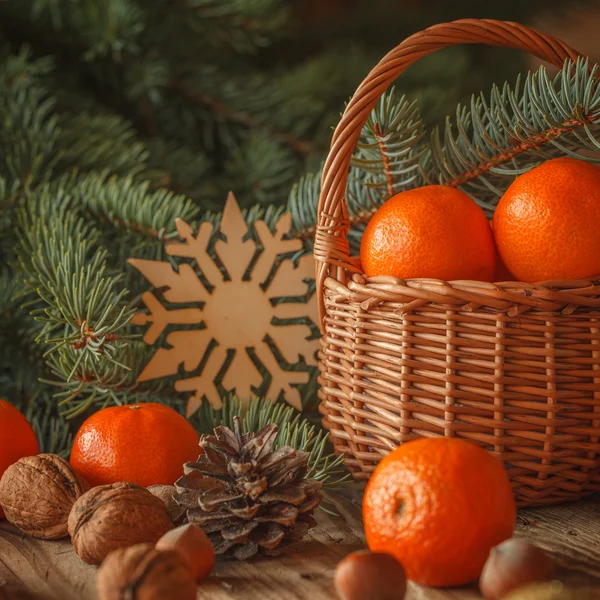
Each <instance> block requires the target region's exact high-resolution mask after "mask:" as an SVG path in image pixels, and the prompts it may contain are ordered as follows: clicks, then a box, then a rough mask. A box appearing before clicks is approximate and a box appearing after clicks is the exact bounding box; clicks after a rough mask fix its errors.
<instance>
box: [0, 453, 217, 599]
mask: <svg viewBox="0 0 600 600" xmlns="http://www.w3.org/2000/svg"><path fill="white" fill-rule="evenodd" d="M173 491H174V488H171V487H170V486H155V487H154V489H152V490H150V491H149V490H148V489H146V488H144V487H141V486H139V485H135V484H133V483H127V482H120V483H114V484H111V485H102V486H98V487H95V488H92V489H89V486H88V485H87V483H86V482H85V481H83V480H82V479H81V478H80V477H79V476H78V475H77V474H76V473H75V472H74V471H73V469H72V467H71V465H70V464H69V463H68V462H67V461H66V460H64V459H63V458H61V457H60V456H57V455H54V454H40V455H38V456H30V457H27V458H22V459H21V460H19V461H18V462H16V463H15V464H13V465H12V466H10V467H9V468H8V469H7V470H6V471H5V473H4V475H3V476H2V478H1V479H0V506H2V508H3V509H4V512H5V515H6V518H7V519H8V520H9V521H10V522H11V523H12V524H13V525H16V526H17V527H18V528H19V529H21V530H22V531H23V532H24V533H26V534H28V535H31V536H32V537H36V538H39V539H44V540H52V539H59V538H63V537H66V536H67V535H70V536H71V541H72V544H73V548H74V550H75V552H76V553H77V555H78V556H79V557H80V558H81V559H82V560H83V561H84V562H86V563H88V564H92V565H100V564H101V565H102V566H101V567H100V569H99V571H98V592H99V596H100V599H101V600H118V599H120V598H124V597H130V596H128V595H127V594H128V593H130V592H131V591H132V590H135V594H136V595H135V597H136V599H138V600H154V599H155V598H156V599H158V598H161V599H162V600H170V599H173V600H175V599H177V600H187V599H188V598H189V599H190V600H193V599H194V598H195V597H196V581H200V580H201V579H203V578H205V577H206V576H208V574H209V573H210V571H211V570H212V568H213V567H214V563H215V554H214V551H213V548H212V545H211V544H210V541H209V539H208V538H207V537H206V535H205V534H204V532H203V531H202V530H201V529H200V528H198V527H195V526H193V525H184V526H182V527H179V528H177V529H173V522H174V521H179V520H181V516H182V515H181V514H176V512H177V511H176V507H175V506H174V505H172V504H171V505H169V502H168V500H169V498H170V496H172V492H173ZM169 508H170V510H169ZM171 515H173V516H171ZM14 597H15V598H16V597H19V598H20V597H22V596H14ZM4 598H6V599H7V600H8V599H12V598H13V596H11V595H10V594H9V591H8V589H7V588H6V589H0V600H4Z"/></svg>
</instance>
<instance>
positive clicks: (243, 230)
mask: <svg viewBox="0 0 600 600" xmlns="http://www.w3.org/2000/svg"><path fill="white" fill-rule="evenodd" d="M290 226H291V215H290V214H289V213H287V214H285V215H283V216H282V217H281V218H280V219H279V221H278V222H277V224H276V225H275V232H272V231H271V230H270V229H269V227H268V226H267V224H266V223H265V222H264V221H257V222H256V223H254V232H255V234H256V235H255V237H256V238H257V239H258V240H260V246H258V245H257V243H256V242H255V241H254V240H253V239H251V237H250V236H249V230H248V226H247V224H246V221H245V219H244V216H243V215H242V212H241V211H240V208H239V206H238V204H237V201H236V199H235V197H234V196H233V194H230V195H229V198H228V199H227V203H226V205H225V210H224V211H223V217H222V221H221V226H220V232H221V234H222V236H224V237H225V239H224V240H223V239H219V240H217V241H216V242H215V244H214V253H215V254H216V255H217V257H218V261H219V262H220V266H219V265H218V264H217V262H216V261H215V260H213V258H211V253H210V251H209V243H210V240H211V236H212V235H213V225H212V224H211V223H202V225H201V226H200V229H199V231H198V233H197V235H194V232H193V230H192V228H191V227H190V226H189V225H188V224H187V223H185V222H183V221H181V220H180V219H178V220H177V232H178V233H179V236H180V238H181V239H182V241H183V243H171V244H168V245H167V246H166V252H167V254H169V255H171V256H176V257H179V258H180V259H181V260H180V261H178V269H177V270H175V269H174V268H173V267H172V266H171V264H170V263H168V262H160V261H154V260H142V259H134V258H132V259H130V260H129V263H130V264H131V265H133V266H134V267H135V268H136V269H138V270H139V271H140V272H141V273H142V274H143V275H144V277H145V278H146V279H147V280H148V281H149V282H150V283H151V284H152V286H153V287H154V288H155V289H160V290H162V289H165V288H166V291H164V293H163V294H162V296H158V295H155V294H154V293H152V292H144V294H143V295H142V300H143V301H144V304H145V305H146V307H147V309H148V311H149V312H140V313H138V314H137V315H136V316H135V317H134V320H133V323H135V324H138V325H145V324H149V325H150V326H149V327H148V329H147V330H146V333H145V335H144V341H145V342H146V343H147V344H155V343H156V342H157V341H159V338H160V337H161V335H162V334H163V332H165V330H167V328H168V332H167V334H166V338H165V345H166V346H167V347H161V348H159V349H157V351H156V352H155V353H154V355H153V357H152V359H151V360H150V362H149V363H148V364H147V365H146V367H145V369H144V370H143V372H142V373H141V374H140V376H139V379H138V380H139V381H147V380H149V379H156V378H158V377H165V376H169V375H176V374H177V373H179V372H180V367H181V365H183V371H185V372H186V373H187V374H189V375H190V376H186V377H185V378H183V379H179V380H178V381H177V382H176V383H175V389H177V390H178V391H182V392H193V396H191V397H190V399H189V402H188V408H187V413H188V416H190V415H192V414H193V413H194V412H195V411H196V410H197V409H198V408H199V407H200V405H201V403H202V401H203V400H204V399H206V400H207V401H208V402H210V404H211V405H212V406H213V407H214V408H219V407H220V406H221V398H222V397H223V394H224V393H227V392H232V393H236V394H237V395H238V396H240V397H241V398H249V397H250V396H252V395H254V394H256V393H259V392H260V393H262V394H263V395H265V396H266V397H268V398H273V399H275V398H278V397H280V396H282V397H284V398H285V400H286V401H287V402H288V403H289V404H291V405H292V406H294V407H296V408H298V409H300V408H301V398H300V394H299V392H298V389H297V387H296V385H297V384H302V383H307V382H308V378H309V373H308V366H309V365H316V352H317V349H318V339H314V336H311V334H312V330H311V326H310V323H311V322H312V323H313V324H314V323H316V322H317V314H316V303H315V302H314V299H313V298H312V296H311V295H310V294H309V293H308V289H309V284H310V280H312V279H313V278H314V261H313V258H312V255H310V254H305V255H303V256H301V257H300V259H299V260H298V261H297V264H295V262H294V261H293V260H291V255H293V254H294V253H298V252H299V251H301V250H302V242H301V241H300V240H296V239H286V236H287V234H288V233H289V230H290ZM190 259H191V260H190ZM186 260H187V262H185V261H186ZM163 303H164V305H163ZM178 304H179V305H182V304H183V305H185V307H177V305H178ZM171 305H175V306H171ZM194 305H196V306H194ZM182 325H184V326H186V328H185V329H184V330H181V329H180V330H177V326H182ZM190 326H191V327H190ZM294 365H297V366H299V367H300V368H302V370H296V369H295V368H294V370H292V368H293V367H294Z"/></svg>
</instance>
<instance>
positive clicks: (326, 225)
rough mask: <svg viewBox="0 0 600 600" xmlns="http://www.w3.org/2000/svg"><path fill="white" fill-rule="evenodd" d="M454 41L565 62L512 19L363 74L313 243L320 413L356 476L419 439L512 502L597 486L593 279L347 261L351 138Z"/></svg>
mask: <svg viewBox="0 0 600 600" xmlns="http://www.w3.org/2000/svg"><path fill="white" fill-rule="evenodd" d="M458 43H485V44H490V45H494V46H505V47H509V48H517V49H523V50H527V51H528V52H531V53H532V54H534V55H536V56H538V57H539V58H541V59H543V60H545V61H548V62H550V63H552V64H554V65H556V66H558V67H562V65H563V62H564V60H565V59H566V58H571V59H575V58H576V57H577V53H576V52H575V51H574V50H572V49H571V48H569V47H568V46H566V45H565V44H564V43H563V42H561V41H560V40H557V39H555V38H553V37H551V36H548V35H544V34H541V33H538V32H536V31H533V30H531V29H528V28H526V27H523V26H521V25H518V24H515V23H506V22H498V21H491V20H470V19H469V20H462V21H457V22H454V23H449V24H445V25H438V26H435V27H431V28H429V29H427V30H425V31H423V32H421V33H418V34H416V35H413V36H411V37H409V38H408V39H406V40H405V41H404V42H402V43H401V44H400V45H399V46H398V47H397V48H395V49H394V50H392V51H391V52H390V53H389V54H388V55H387V56H385V57H384V58H383V59H382V61H381V62H380V63H379V64H378V65H377V66H376V67H375V68H374V69H373V70H372V71H371V72H370V73H369V75H368V76H367V78H366V79H365V81H364V82H363V83H362V84H361V85H360V87H359V88H358V90H357V91H356V93H355V95H354V97H353V98H352V100H351V102H350V103H349V104H348V106H347V108H346V111H345V112H344V114H343V116H342V119H341V121H340V123H339V125H338V127H337V128H336V130H335V133H334V135H333V140H332V144H331V150H330V153H329V156H328V158H327V161H326V163H325V168H324V173H323V180H322V191H321V196H320V200H319V215H318V225H317V230H316V235H315V249H314V253H315V259H316V263H317V295H318V301H319V313H320V317H321V326H322V332H323V337H322V351H321V357H320V369H321V376H320V383H321V391H320V395H321V400H322V402H321V411H322V413H323V415H324V423H325V425H326V427H328V428H329V430H330V433H331V438H332V441H333V443H334V446H335V448H336V451H337V452H338V453H343V454H344V455H345V458H346V465H347V466H348V468H349V469H350V470H351V471H352V473H353V474H354V476H355V478H357V479H366V478H368V476H369V474H370V473H371V472H372V471H373V469H374V468H375V466H376V465H377V463H378V461H379V460H381V458H382V457H383V456H385V455H386V454H387V453H388V452H389V451H390V450H392V449H394V448H395V447H397V446H398V445H399V444H401V443H402V442H406V441H408V440H411V439H415V438H418V437H437V436H447V437H460V438H464V439H467V440H470V441H472V442H474V443H476V444H479V445H480V446H482V447H484V448H486V449H488V450H490V451H492V452H493V453H494V454H495V455H496V456H498V457H499V458H500V459H501V460H502V461H504V463H505V465H506V467H507V469H508V473H509V475H510V478H511V481H512V483H513V486H514V490H515V493H516V496H517V501H518V503H519V504H520V505H541V504H552V503H557V502H562V501H566V500H574V499H577V498H581V497H582V496H585V495H587V494H590V493H592V492H594V491H598V490H600V468H599V467H600V455H599V453H600V279H599V280H597V281H558V282H556V281H555V282H548V283H544V284H535V285H529V284H523V283H512V282H510V283H499V284H490V283H482V282H477V281H453V282H445V281H438V280H429V279H413V280H406V281H404V280H398V279H395V278H391V277H373V278H371V279H366V278H365V277H364V276H362V275H361V272H360V267H359V265H358V262H357V261H356V259H353V258H351V257H350V253H349V247H348V242H347V233H348V229H349V226H350V222H349V218H348V212H347V207H346V204H345V199H344V194H345V188H346V183H347V178H348V168H349V164H350V158H351V155H352V153H353V151H354V149H355V147H356V143H357V141H358V137H359V135H360V132H361V129H362V127H363V125H364V124H365V122H366V120H367V118H368V116H369V114H370V112H371V110H372V109H373V108H374V106H375V105H376V103H377V101H378V99H379V98H380V96H381V95H382V94H383V92H384V91H385V90H386V89H387V88H388V86H389V85H390V84H391V83H392V81H393V80H394V79H395V78H396V77H397V76H398V75H400V73H402V72H403V71H404V70H405V69H406V68H407V67H408V66H409V65H411V64H412V63H414V62H415V61H416V60H418V59H419V58H421V57H422V56H425V55H426V54H429V53H431V52H434V51H435V50H438V49H440V48H443V47H445V46H449V45H454V44H458Z"/></svg>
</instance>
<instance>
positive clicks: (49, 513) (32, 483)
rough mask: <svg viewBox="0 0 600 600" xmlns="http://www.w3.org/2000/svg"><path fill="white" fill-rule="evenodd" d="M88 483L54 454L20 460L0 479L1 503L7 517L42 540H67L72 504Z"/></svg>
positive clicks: (29, 533) (24, 530)
mask: <svg viewBox="0 0 600 600" xmlns="http://www.w3.org/2000/svg"><path fill="white" fill-rule="evenodd" d="M88 488H89V486H88V484H87V483H86V482H85V481H84V480H83V479H82V478H81V477H79V476H78V475H77V474H76V473H75V471H73V469H72V467H71V465H70V464H69V463H68V462H67V461H66V460H65V459H64V458H62V457H60V456H58V455H56V454H38V455H37V456H27V457H25V458H21V459H20V460H18V461H17V462H16V463H14V464H13V465H11V466H10V467H8V469H6V471H5V472H4V475H3V476H2V479H1V480H0V504H1V505H2V507H3V509H4V512H5V514H6V518H7V519H8V520H9V521H10V522H11V523H12V524H13V525H16V526H17V527H18V528H19V529H21V530H22V531H23V532H25V533H27V534H28V535H31V536H33V537H36V538H40V539H42V540H55V539H58V538H62V537H66V536H67V535H68V531H67V520H68V518H69V513H70V512H71V508H72V507H73V504H74V503H75V501H76V500H77V498H79V497H80V496H81V495H82V494H83V493H84V492H85V491H86V490H87V489H88Z"/></svg>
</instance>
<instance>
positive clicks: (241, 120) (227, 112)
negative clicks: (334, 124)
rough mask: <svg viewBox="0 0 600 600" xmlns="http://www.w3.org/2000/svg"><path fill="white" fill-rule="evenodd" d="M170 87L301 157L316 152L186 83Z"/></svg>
mask: <svg viewBox="0 0 600 600" xmlns="http://www.w3.org/2000/svg"><path fill="white" fill-rule="evenodd" d="M170 87H171V88H173V89H175V90H177V91H179V92H180V93H182V94H183V95H184V96H185V97H186V98H187V99H188V100H191V101H193V102H197V103H199V104H202V105H203V106H205V107H206V108H208V109H209V110H210V111H211V112H213V113H216V114H218V115H220V116H222V117H224V118H225V119H227V120H229V121H232V122H234V123H237V124H238V125H243V126H244V127H247V128H248V129H251V130H255V131H262V132H264V133H266V134H267V135H268V136H270V137H273V138H275V139H277V140H279V141H280V142H282V143H284V144H285V145H287V146H289V147H290V148H292V150H294V152H296V154H298V155H300V156H307V155H308V154H311V153H313V152H314V150H315V148H314V146H313V144H312V143H311V142H309V141H308V140H303V139H297V138H296V137H294V136H293V135H291V134H289V133H287V132H284V131H277V130H273V129H271V128H270V127H269V126H268V125H267V124H266V123H263V122H260V121H258V120H257V119H256V118H255V117H254V116H253V115H252V114H250V113H248V112H244V111H242V110H236V109H233V108H230V107H228V106H227V105H226V104H225V103H224V102H222V101H221V100H219V99H218V98H216V97H214V96H211V95H210V94H208V93H206V92H203V91H200V90H194V89H192V88H191V87H189V85H187V84H186V83H185V82H183V81H180V80H172V81H171V82H170Z"/></svg>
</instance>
